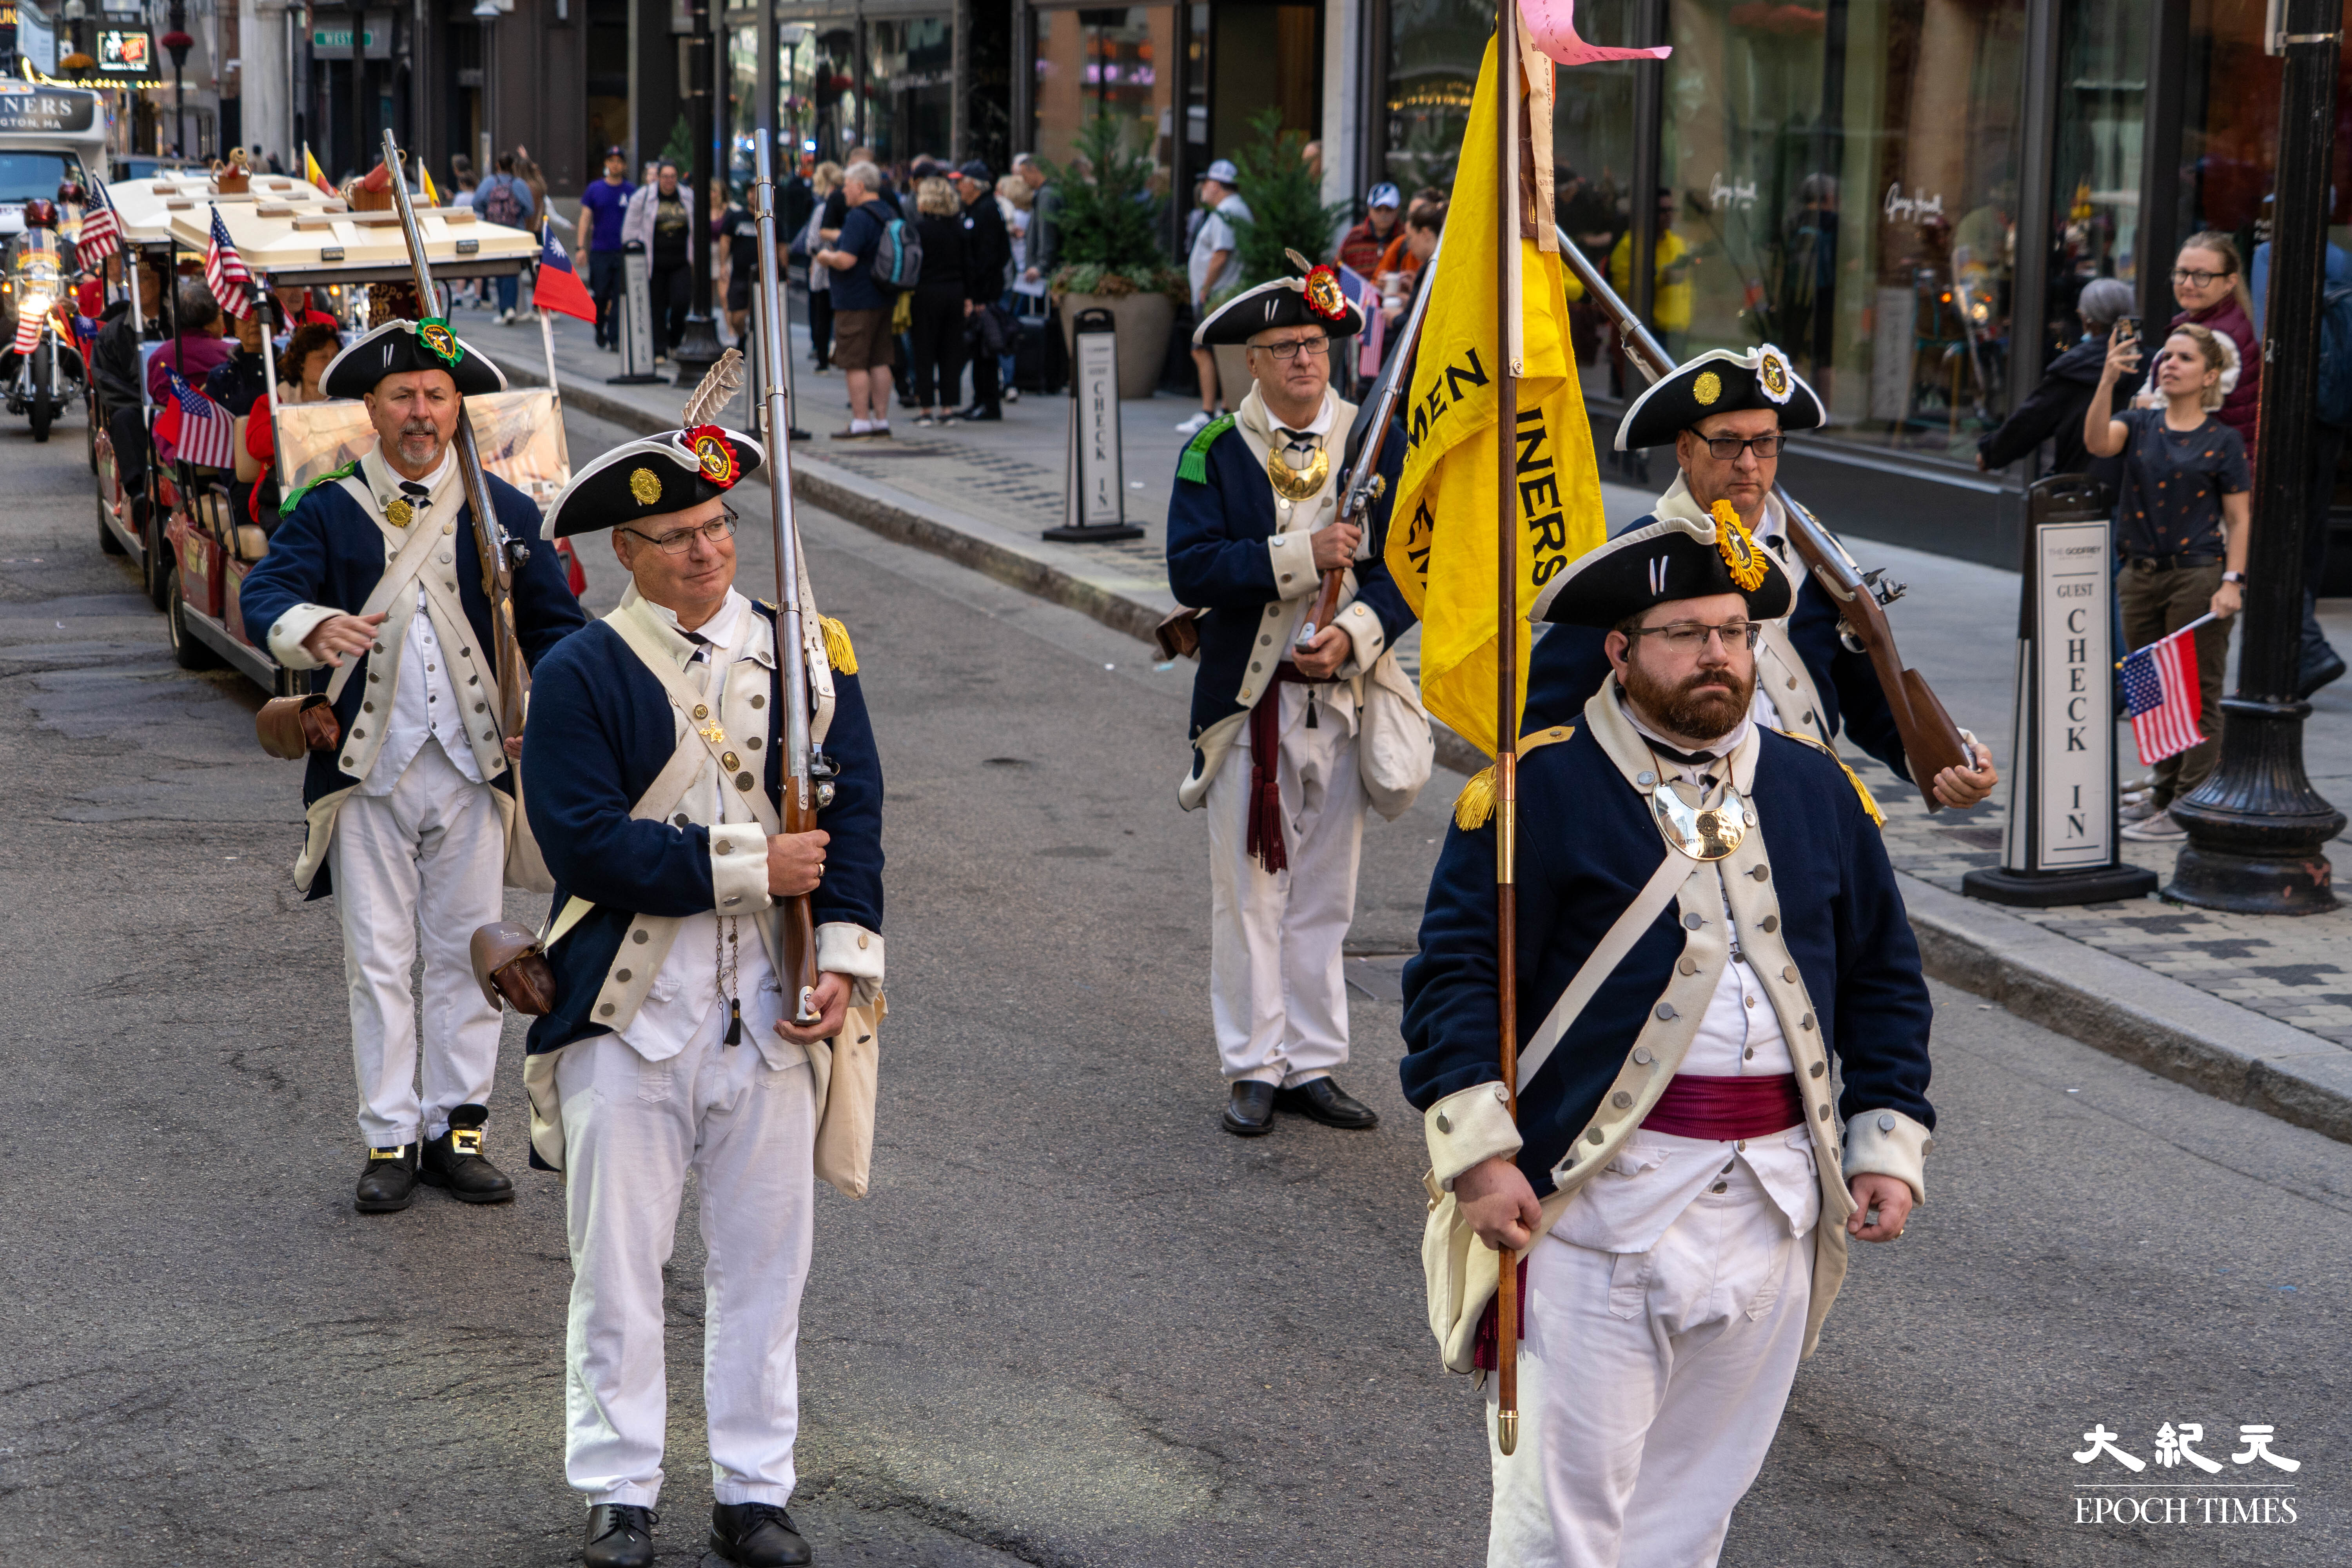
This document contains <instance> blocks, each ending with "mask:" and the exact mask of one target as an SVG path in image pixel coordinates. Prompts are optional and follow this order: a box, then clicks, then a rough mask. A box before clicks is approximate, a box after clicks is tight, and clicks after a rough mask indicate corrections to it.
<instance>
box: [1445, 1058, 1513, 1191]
mask: <svg viewBox="0 0 2352 1568" xmlns="http://www.w3.org/2000/svg"><path fill="white" fill-rule="evenodd" d="M1421 1130H1422V1133H1423V1136H1424V1137H1426V1138H1427V1139H1428V1140H1429V1165H1430V1174H1431V1175H1432V1176H1433V1177H1434V1178H1435V1180H1436V1182H1437V1184H1438V1185H1439V1186H1440V1187H1443V1188H1444V1190H1445V1191H1447V1192H1449V1193H1450V1192H1452V1191H1453V1190H1454V1177H1456V1176H1458V1175H1460V1174H1461V1173H1463V1172H1465V1171H1466V1170H1468V1169H1470V1167H1471V1166H1473V1165H1476V1164H1481V1163H1484V1162H1486V1161H1488V1160H1491V1159H1494V1158H1495V1157H1496V1155H1501V1156H1502V1157H1503V1158H1505V1159H1508V1158H1509V1157H1511V1156H1512V1155H1514V1154H1517V1152H1519V1144H1520V1138H1519V1130H1518V1128H1517V1125H1516V1124H1514V1123H1513V1121H1511V1108H1510V1103H1509V1101H1508V1100H1506V1099H1505V1098H1504V1094H1503V1086H1502V1084H1501V1083H1499V1082H1496V1081H1491V1080H1490V1081H1488V1082H1486V1083H1480V1084H1473V1085H1471V1086H1470V1087H1469V1088H1468V1089H1460V1090H1457V1091H1456V1092H1454V1093H1453V1094H1449V1095H1447V1096H1446V1097H1445V1098H1444V1100H1439V1101H1438V1102H1437V1103H1436V1104H1435V1105H1433V1106H1431V1107H1430V1108H1429V1110H1428V1111H1427V1112H1426V1113H1425V1114H1424V1115H1423V1117H1422V1119H1421Z"/></svg>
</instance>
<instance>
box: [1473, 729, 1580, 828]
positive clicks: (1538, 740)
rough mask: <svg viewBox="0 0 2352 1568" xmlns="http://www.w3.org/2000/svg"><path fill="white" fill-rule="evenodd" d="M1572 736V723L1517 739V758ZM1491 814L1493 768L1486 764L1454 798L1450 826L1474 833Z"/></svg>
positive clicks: (1493, 795)
mask: <svg viewBox="0 0 2352 1568" xmlns="http://www.w3.org/2000/svg"><path fill="white" fill-rule="evenodd" d="M1575 733H1576V726H1575V725H1573V724H1560V725H1555V726H1554V727H1553V728H1551V729H1549V730H1538V731H1536V732H1535V733H1534V734H1532V735H1522V736H1520V737H1519V755H1521V756H1523V757H1524V756H1526V755H1527V754H1528V752H1532V751H1534V750H1535V749H1536V748H1537V747H1538V746H1549V745H1550V744H1551V743H1552V742H1555V741H1565V740H1567V739H1568V738H1569V737H1570V735H1573V734H1575ZM1494 815H1495V767H1494V764H1493V763H1488V764H1487V765H1486V766H1485V767H1483V768H1481V769H1479V770H1478V771H1477V772H1476V773H1472V774H1471V775H1470V782H1469V783H1468V784H1464V785H1463V786H1462V793H1461V794H1460V795H1455V796H1454V826H1456V827H1458V828H1460V829H1461V830H1462V831H1463V832H1465V833H1475V832H1477V831H1478V829H1480V828H1482V827H1484V826H1486V821H1487V819H1488V818H1489V817H1491V816H1494Z"/></svg>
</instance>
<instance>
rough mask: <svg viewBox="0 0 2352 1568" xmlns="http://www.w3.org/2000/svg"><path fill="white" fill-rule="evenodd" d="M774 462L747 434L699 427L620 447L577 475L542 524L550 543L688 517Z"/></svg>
mask: <svg viewBox="0 0 2352 1568" xmlns="http://www.w3.org/2000/svg"><path fill="white" fill-rule="evenodd" d="M767 460H768V453H767V448H765V447H761V445H760V443H759V442H757V441H755V440H753V439H752V438H751V437H749V436H746V435H744V434H743V433H742V432H741V431H740V430H730V429H727V428H725V427H724V426H718V425H697V426H692V427H690V428H688V429H683V430H665V431H663V432H662V433H661V434H660V435H658V436H648V437H646V438H645V439H643V440H641V441H631V442H630V443H628V444H627V445H626V446H624V447H614V448H613V449H612V450H611V451H609V452H607V453H605V454H604V456H603V457H601V458H597V459H596V460H595V461H594V462H593V463H591V464H589V465H588V466H587V467H586V468H583V469H581V470H580V471H579V472H578V473H576V474H574V475H573V476H572V482H571V483H570V484H568V485H566V486H564V487H563V493H562V495H560V496H557V497H556V498H555V504H554V505H553V506H551V507H550V508H549V509H548V511H547V521H545V522H543V523H541V525H540V530H539V533H540V537H541V538H542V539H562V538H565V537H567V536H569V535H572V534H575V533H593V532H595V531H597V530H598V529H600V528H622V527H627V526H630V525H632V524H635V523H637V522H639V521H643V520H645V519H646V518H649V517H658V516H660V515H661V514H662V513H664V512H672V511H684V510H687V509H688V507H695V506H700V505H701V504H702V503H703V502H704V501H707V500H717V499H718V498H719V497H720V496H723V495H725V494H726V493H727V492H728V491H729V490H731V489H734V488H735V487H736V485H738V484H739V483H740V482H741V481H742V479H743V478H744V477H745V476H746V475H748V474H752V473H756V472H758V471H759V468H760V466H761V464H762V463H765V462H766V461H767Z"/></svg>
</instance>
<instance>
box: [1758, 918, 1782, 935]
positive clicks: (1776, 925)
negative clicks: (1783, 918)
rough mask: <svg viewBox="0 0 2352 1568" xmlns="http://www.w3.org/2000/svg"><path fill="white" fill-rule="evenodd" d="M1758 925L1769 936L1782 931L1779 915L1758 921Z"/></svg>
mask: <svg viewBox="0 0 2352 1568" xmlns="http://www.w3.org/2000/svg"><path fill="white" fill-rule="evenodd" d="M1756 923H1757V925H1758V926H1759V928H1761V929H1762V930H1763V931H1764V933H1765V934H1766V935H1768V936H1769V935H1770V934H1771V933H1772V932H1774V931H1779V930H1780V916H1779V915H1766V916H1765V917H1764V918H1763V919H1762V920H1760V921H1757V922H1756Z"/></svg>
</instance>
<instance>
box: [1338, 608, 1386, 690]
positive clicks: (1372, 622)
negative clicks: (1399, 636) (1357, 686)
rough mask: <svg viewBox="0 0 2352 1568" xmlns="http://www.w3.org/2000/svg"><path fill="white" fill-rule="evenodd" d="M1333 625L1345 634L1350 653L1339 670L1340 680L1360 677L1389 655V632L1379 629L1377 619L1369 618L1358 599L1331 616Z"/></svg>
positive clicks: (1370, 614)
mask: <svg viewBox="0 0 2352 1568" xmlns="http://www.w3.org/2000/svg"><path fill="white" fill-rule="evenodd" d="M1332 625H1334V626H1338V627H1339V629H1340V630H1341V631H1343V632H1345V633H1347V634H1348V643H1349V647H1350V648H1351V649H1352V650H1353V651H1352V652H1351V653H1350V654H1349V659H1348V662H1347V663H1346V664H1345V665H1342V666H1341V667H1340V668H1339V679H1342V680H1345V679H1348V678H1349V677H1350V676H1355V675H1361V674H1363V673H1364V672H1365V671H1366V670H1368V669H1370V668H1372V666H1373V665H1374V664H1375V663H1377V662H1378V661H1379V659H1380V657H1381V655H1382V654H1384V653H1386V652H1388V651H1389V634H1388V628H1387V627H1386V626H1381V618H1380V616H1376V615H1374V614H1372V612H1371V609H1370V606H1369V605H1366V604H1365V603H1364V602H1363V601H1362V600H1361V599H1359V600H1357V601H1356V602H1355V603H1354V604H1352V605H1349V606H1348V607H1347V608H1346V609H1344V610H1341V611H1340V612H1339V614H1338V615H1337V616H1333V617H1332Z"/></svg>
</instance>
